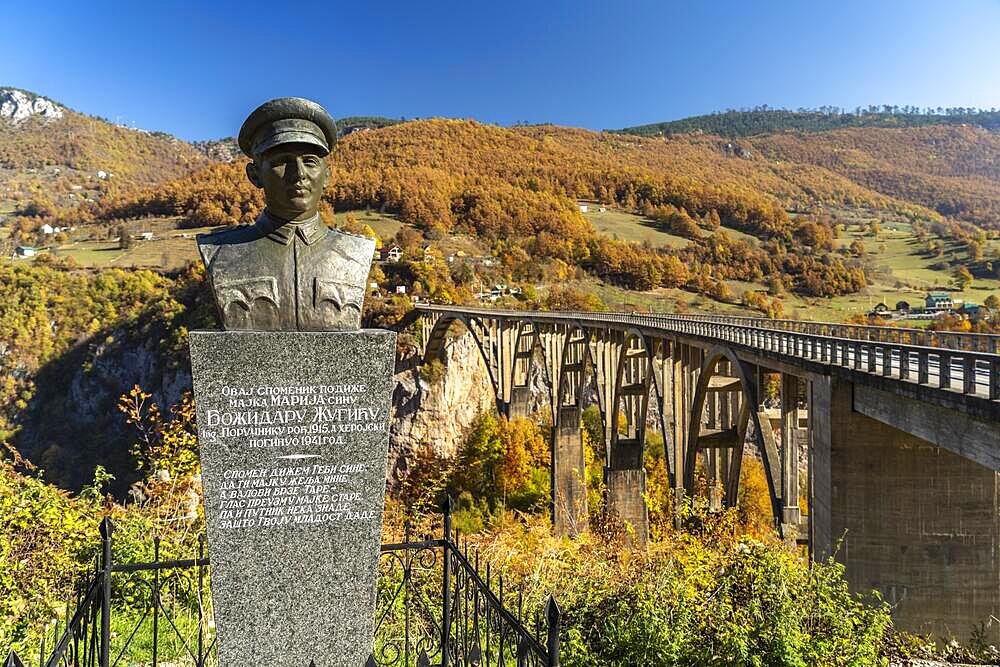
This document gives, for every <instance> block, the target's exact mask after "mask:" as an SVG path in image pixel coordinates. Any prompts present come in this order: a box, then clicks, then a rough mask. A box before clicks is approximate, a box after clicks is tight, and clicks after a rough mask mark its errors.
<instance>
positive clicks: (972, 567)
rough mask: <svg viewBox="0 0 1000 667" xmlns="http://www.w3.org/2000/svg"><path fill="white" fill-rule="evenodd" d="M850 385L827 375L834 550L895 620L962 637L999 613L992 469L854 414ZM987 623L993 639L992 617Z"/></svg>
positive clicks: (997, 486)
mask: <svg viewBox="0 0 1000 667" xmlns="http://www.w3.org/2000/svg"><path fill="white" fill-rule="evenodd" d="M854 390H855V387H854V386H853V385H852V384H851V383H849V382H845V381H843V380H838V379H836V378H834V379H833V381H832V386H831V393H830V407H831V412H830V416H831V424H830V426H831V437H830V471H831V481H832V486H831V489H830V490H831V497H830V510H831V511H830V518H831V523H832V525H831V531H832V534H833V537H834V539H841V537H842V538H843V543H842V544H841V545H840V548H839V550H838V552H837V558H838V560H840V561H842V562H843V563H844V564H845V566H846V568H847V569H846V576H847V579H848V581H849V582H850V584H851V586H852V588H853V589H855V590H857V591H866V590H869V589H873V588H874V589H877V590H879V591H880V592H881V593H882V595H883V597H884V598H885V600H886V601H888V602H889V603H890V604H892V605H894V609H893V618H894V620H895V622H896V623H897V624H898V625H899V626H900V627H901V628H903V629H905V630H909V631H911V632H918V633H927V632H930V633H933V634H935V635H938V636H943V637H950V636H954V637H956V638H958V639H959V640H961V641H968V639H969V636H970V632H971V631H972V629H973V628H974V627H976V626H978V624H979V623H981V622H983V621H985V620H987V619H989V618H990V617H991V616H993V617H997V616H1000V511H998V510H1000V506H998V493H1000V479H998V474H997V473H996V472H995V471H993V470H992V469H990V468H987V467H986V466H983V465H981V464H979V463H976V462H974V461H971V460H969V459H967V458H964V457H962V456H959V455H957V454H954V453H952V452H950V451H947V450H945V449H942V448H940V447H936V446H934V445H933V444H931V443H929V442H927V441H926V440H922V439H920V438H918V437H916V436H914V435H911V434H909V433H905V432H903V431H901V430H899V429H896V428H893V427H891V426H889V425H887V424H884V423H882V422H880V421H877V420H875V419H872V418H870V417H867V416H865V415H863V414H861V413H860V412H858V411H857V410H856V409H855V407H856V406H855V403H854V401H855V397H854ZM952 437H953V438H954V439H955V440H960V439H962V438H963V434H962V433H954V434H953V436H952ZM817 500H821V499H817ZM814 502H815V501H814ZM988 632H990V633H991V635H990V638H989V640H990V641H991V642H996V641H997V640H998V639H1000V630H998V628H997V627H996V624H994V625H993V627H992V628H991V629H990V630H988Z"/></svg>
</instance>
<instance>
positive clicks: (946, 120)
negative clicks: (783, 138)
mask: <svg viewBox="0 0 1000 667" xmlns="http://www.w3.org/2000/svg"><path fill="white" fill-rule="evenodd" d="M929 125H951V126H955V125H974V126H977V127H982V128H985V129H988V130H994V131H996V130H1000V112H997V111H996V110H995V109H991V110H989V111H985V110H978V109H965V108H956V109H933V110H932V109H924V110H921V109H917V108H916V107H896V106H888V105H886V106H883V107H875V106H872V107H868V108H865V109H862V108H860V107H859V108H858V109H857V110H855V111H854V112H853V113H852V112H844V111H843V110H840V109H821V110H816V111H792V110H790V109H767V108H763V109H755V110H753V111H735V110H729V111H724V112H720V113H713V114H706V115H704V116H692V117H690V118H681V119H679V120H671V121H665V122H662V123H650V124H648V125H637V126H635V127H625V128H622V129H620V130H609V131H610V132H617V133H619V134H634V135H638V136H644V137H651V136H669V135H673V134H687V133H692V132H700V133H705V134H715V135H719V136H722V137H729V138H738V137H750V136H754V135H759V134H772V133H775V132H789V131H795V132H826V131H829V130H839V129H845V128H874V127H879V128H909V127H925V126H929Z"/></svg>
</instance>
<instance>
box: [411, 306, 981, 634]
mask: <svg viewBox="0 0 1000 667" xmlns="http://www.w3.org/2000/svg"><path fill="white" fill-rule="evenodd" d="M414 315H415V316H417V317H419V318H420V319H421V322H422V327H421V332H422V335H421V344H422V348H423V350H422V351H423V357H424V361H425V362H428V361H431V360H433V359H438V360H441V361H446V360H447V356H448V354H447V349H448V346H449V341H450V340H452V339H453V338H454V336H455V335H456V333H457V331H456V329H455V327H456V326H457V325H456V323H461V325H464V328H465V329H466V330H467V331H468V332H469V333H470V334H471V335H472V337H473V339H474V340H475V342H476V344H477V345H478V347H479V350H480V352H481V353H482V357H483V360H484V362H485V366H486V373H487V375H488V376H489V379H490V382H491V384H492V386H493V389H494V391H495V394H496V402H497V409H498V411H500V412H501V413H503V414H506V415H507V416H511V417H513V416H519V415H520V416H526V415H528V414H530V413H531V411H532V409H533V408H534V407H536V406H534V405H533V404H532V402H533V400H534V399H533V394H532V390H533V387H535V388H537V387H538V386H540V385H541V386H545V387H546V388H547V390H548V404H549V405H548V407H549V409H550V410H551V418H552V423H553V429H552V434H553V435H552V443H551V445H552V494H553V495H552V502H551V508H552V518H553V523H554V527H555V529H556V530H557V531H559V532H563V533H567V534H576V533H578V532H580V531H583V530H586V524H587V519H586V517H587V508H586V485H585V472H584V459H583V448H582V438H581V435H580V412H581V410H582V408H583V407H584V403H585V401H586V400H587V397H589V396H594V395H596V398H597V401H596V402H597V404H598V407H599V408H600V411H601V418H602V424H603V427H604V443H603V444H604V448H603V449H604V451H603V457H601V458H603V461H602V462H601V464H602V465H603V467H604V480H605V486H606V498H605V507H606V508H607V509H608V511H609V512H611V513H613V514H616V515H617V516H618V517H619V518H620V519H621V520H622V521H623V522H624V523H625V524H626V525H628V526H629V527H630V529H631V531H632V534H633V535H634V539H635V540H636V541H637V542H639V543H642V542H644V541H645V539H646V534H647V531H648V516H647V508H646V506H645V500H644V491H645V474H646V472H645V468H644V451H645V437H646V431H647V427H648V426H655V427H656V428H657V429H659V430H660V431H661V432H662V435H663V438H664V443H665V450H666V454H667V456H666V459H667V460H666V467H667V474H668V476H669V478H670V483H671V486H672V488H673V489H674V493H675V494H676V496H677V497H678V498H682V497H685V496H686V497H690V498H695V499H696V502H706V503H708V505H709V507H715V508H718V507H722V506H732V505H736V504H737V503H738V501H739V498H740V480H741V478H742V474H741V471H742V463H743V461H744V454H745V453H747V452H748V448H753V449H755V450H756V456H757V457H759V458H760V460H761V462H762V464H763V468H764V473H765V476H766V478H767V482H768V490H769V493H770V496H771V507H772V512H773V518H774V523H775V529H776V531H777V532H778V533H779V534H780V535H781V536H782V537H783V538H785V539H787V540H790V541H792V540H795V541H798V542H799V543H802V544H807V545H808V549H809V553H810V554H811V556H812V557H813V558H819V559H825V558H827V557H830V556H831V555H835V556H836V558H838V559H839V560H841V561H843V562H844V564H845V566H846V573H847V577H848V580H849V581H850V582H851V584H852V586H854V587H855V588H857V589H859V590H869V589H872V588H875V589H878V590H880V591H881V593H882V595H883V597H884V598H885V599H887V600H888V601H889V602H890V603H893V604H894V605H895V606H894V615H895V617H896V621H897V623H899V624H900V626H901V627H904V628H907V629H910V630H912V631H917V632H936V633H938V634H941V635H942V636H947V635H954V636H958V637H960V638H963V639H968V633H969V630H970V628H971V627H973V625H975V624H978V623H980V622H983V621H986V620H988V619H989V618H990V617H991V616H992V617H1000V511H998V510H1000V500H998V499H1000V476H998V473H997V471H998V470H1000V354H998V353H1000V336H997V335H986V334H972V333H954V332H930V331H926V330H921V329H905V328H897V327H876V326H862V325H850V324H831V323H819V322H799V321H793V320H769V319H764V318H750V317H732V316H717V315H675V314H638V313H598V312H567V311H558V312H555V311H553V312H549V311H541V312H539V311H512V310H492V309H484V308H467V307H462V306H438V305H420V306H417V307H416V308H415V313H414ZM540 380H541V381H540ZM774 387H779V388H780V390H779V391H778V397H777V398H778V401H777V403H778V404H779V408H778V409H777V410H775V409H773V407H772V408H771V409H767V408H766V407H765V405H764V403H765V401H764V396H765V393H766V391H767V388H771V389H772V391H773V388H774ZM650 406H653V407H652V409H651V407H650ZM699 467H701V468H703V469H704V471H705V473H706V475H707V478H708V480H709V484H708V489H707V490H705V489H701V488H699V487H698V485H697V484H696V479H697V475H696V470H697V469H698V468H699ZM699 494H700V495H699ZM697 498H702V500H700V501H698V500H697ZM800 498H802V499H807V504H806V507H808V509H809V511H808V513H807V512H806V511H805V508H804V507H801V506H800ZM991 627H992V628H993V629H992V630H991V631H990V632H992V633H993V634H994V635H996V636H995V637H992V640H993V641H996V640H998V639H1000V628H997V624H995V623H994V624H993V625H992V626H991Z"/></svg>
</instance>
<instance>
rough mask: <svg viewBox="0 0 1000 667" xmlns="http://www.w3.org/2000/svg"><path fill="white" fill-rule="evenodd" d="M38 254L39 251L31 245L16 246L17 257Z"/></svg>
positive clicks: (15, 254) (15, 253)
mask: <svg viewBox="0 0 1000 667" xmlns="http://www.w3.org/2000/svg"><path fill="white" fill-rule="evenodd" d="M36 254H38V251H37V250H36V249H34V248H32V247H31V246H30V245H19V246H17V247H16V248H14V256H15V257H34V256H35V255H36Z"/></svg>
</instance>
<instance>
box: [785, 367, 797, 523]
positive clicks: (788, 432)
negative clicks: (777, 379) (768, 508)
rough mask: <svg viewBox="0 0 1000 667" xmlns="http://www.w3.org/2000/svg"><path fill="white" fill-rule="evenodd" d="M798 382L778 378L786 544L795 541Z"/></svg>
mask: <svg viewBox="0 0 1000 667" xmlns="http://www.w3.org/2000/svg"><path fill="white" fill-rule="evenodd" d="M798 400H799V379H798V377H796V376H794V375H789V374H788V373H782V374H781V499H782V505H783V507H782V512H781V522H782V523H783V524H784V527H783V529H782V533H783V534H784V535H785V537H786V538H787V539H789V540H793V541H794V540H795V539H796V538H797V537H798V531H799V522H800V520H801V511H800V509H799V443H798V438H797V431H798V412H799V409H798Z"/></svg>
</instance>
